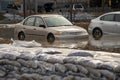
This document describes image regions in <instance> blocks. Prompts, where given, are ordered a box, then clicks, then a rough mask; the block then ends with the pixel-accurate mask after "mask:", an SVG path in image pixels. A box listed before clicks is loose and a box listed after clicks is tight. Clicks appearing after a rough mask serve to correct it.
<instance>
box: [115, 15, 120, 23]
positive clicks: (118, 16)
mask: <svg viewBox="0 0 120 80" xmlns="http://www.w3.org/2000/svg"><path fill="white" fill-rule="evenodd" d="M115 21H116V22H120V14H116V15H115Z"/></svg>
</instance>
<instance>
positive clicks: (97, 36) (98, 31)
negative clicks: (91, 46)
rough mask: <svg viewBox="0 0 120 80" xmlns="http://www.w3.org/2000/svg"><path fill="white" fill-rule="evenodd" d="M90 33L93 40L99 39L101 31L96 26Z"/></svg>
mask: <svg viewBox="0 0 120 80" xmlns="http://www.w3.org/2000/svg"><path fill="white" fill-rule="evenodd" d="M92 35H93V38H94V39H95V40H99V39H100V38H101V37H102V35H103V33H102V31H101V29H99V28H96V29H94V30H93V33H92Z"/></svg>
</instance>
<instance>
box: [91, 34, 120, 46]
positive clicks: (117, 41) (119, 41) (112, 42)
mask: <svg viewBox="0 0 120 80" xmlns="http://www.w3.org/2000/svg"><path fill="white" fill-rule="evenodd" d="M89 43H90V44H91V45H92V46H96V47H102V48H120V36H115V35H113V36H111V35H110V36H109V35H104V36H103V37H102V38H101V39H100V40H94V38H93V37H92V36H89Z"/></svg>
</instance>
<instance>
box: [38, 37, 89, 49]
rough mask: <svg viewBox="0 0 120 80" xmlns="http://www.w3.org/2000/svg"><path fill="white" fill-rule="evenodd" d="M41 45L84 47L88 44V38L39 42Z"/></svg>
mask: <svg viewBox="0 0 120 80" xmlns="http://www.w3.org/2000/svg"><path fill="white" fill-rule="evenodd" d="M40 43H42V46H43V47H57V48H84V47H85V46H86V45H87V44H88V38H85V39H64V40H55V42H54V43H48V42H40Z"/></svg>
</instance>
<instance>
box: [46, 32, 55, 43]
mask: <svg viewBox="0 0 120 80" xmlns="http://www.w3.org/2000/svg"><path fill="white" fill-rule="evenodd" d="M47 41H48V42H49V43H53V42H54V41H55V37H54V35H53V34H49V35H48V36H47Z"/></svg>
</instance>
